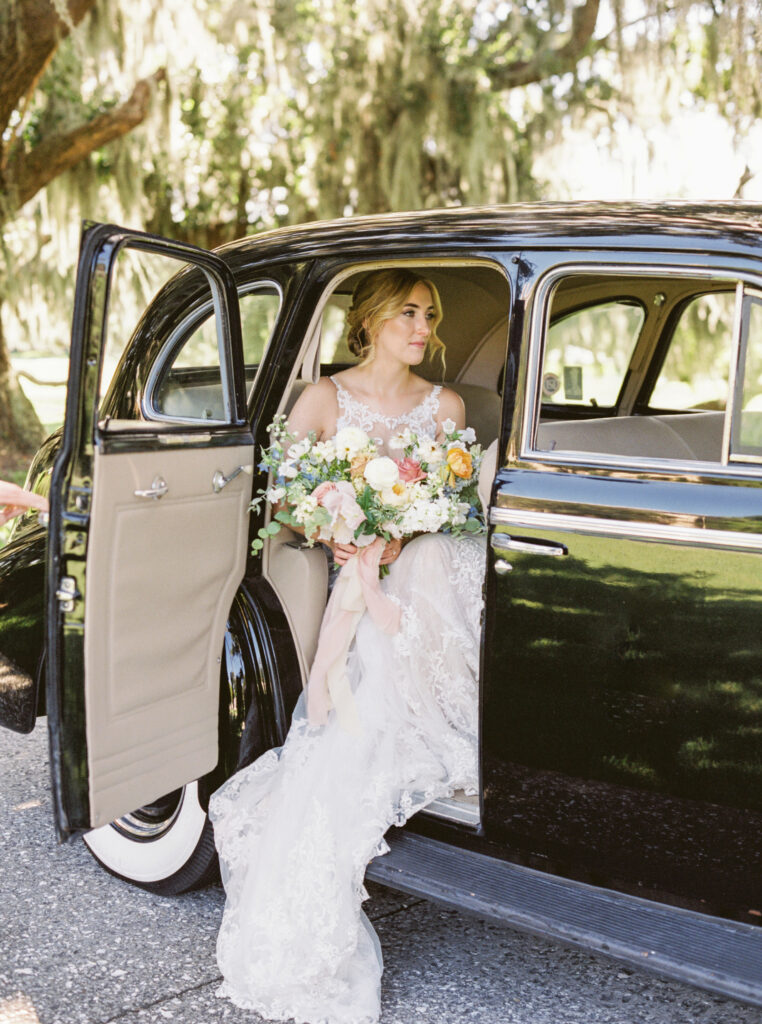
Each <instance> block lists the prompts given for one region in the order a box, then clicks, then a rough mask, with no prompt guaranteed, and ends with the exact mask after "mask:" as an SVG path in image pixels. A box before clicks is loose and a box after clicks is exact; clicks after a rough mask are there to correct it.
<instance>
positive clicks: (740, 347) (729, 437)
mask: <svg viewBox="0 0 762 1024" xmlns="http://www.w3.org/2000/svg"><path fill="white" fill-rule="evenodd" d="M739 291H740V294H739V295H737V297H736V298H737V321H738V322H737V335H736V340H737V344H736V352H735V359H734V360H733V362H732V364H731V367H730V417H729V418H728V422H727V423H726V424H725V433H726V436H725V437H724V438H723V444H725V445H726V446H727V447H726V448H725V452H726V454H727V458H728V461H729V462H731V463H732V464H733V465H734V466H736V465H742V464H743V463H744V462H752V463H754V464H755V465H760V464H762V455H746V454H739V453H734V452H733V443H734V441H737V440H738V433H739V430H740V426H741V412H742V410H741V404H742V402H743V388H744V382H745V378H744V374H745V371H746V354H747V348H748V344H749V330H750V326H751V309H752V306H753V305H754V304H755V303H756V304H757V305H762V296H760V295H752V294H748V293H747V291H746V287H745V286H744V285H743V284H739ZM744 311H745V313H746V316H745V319H744Z"/></svg>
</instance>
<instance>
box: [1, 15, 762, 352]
mask: <svg viewBox="0 0 762 1024" xmlns="http://www.w3.org/2000/svg"><path fill="white" fill-rule="evenodd" d="M57 2H62V0H57ZM759 5H760V0H726V2H723V3H721V4H716V5H714V6H712V7H709V6H707V5H706V4H705V3H703V2H697V0H676V3H675V4H673V5H671V6H670V8H669V9H667V8H665V7H664V5H663V4H662V3H661V2H660V0H647V2H646V3H645V4H644V7H643V12H642V13H643V17H639V18H638V19H637V20H635V21H634V22H633V23H631V24H628V18H629V17H631V15H630V12H629V6H628V5H627V4H626V3H625V0H613V2H612V11H613V14H614V28H613V30H612V31H611V32H610V33H609V35H608V36H604V35H603V34H602V29H600V28H598V29H596V33H595V35H594V37H593V38H592V39H591V40H590V41H589V42H588V44H587V45H586V46H585V47H584V48H583V49H582V50H581V51H580V55H579V58H578V59H577V60H576V63H574V62H573V63H572V65H571V70H569V67H567V66H565V65H564V64H563V59H562V54H563V46H564V44H565V43H566V42H568V40H569V35H570V31H571V28H572V17H571V15H572V11H573V10H579V9H580V4H579V3H578V2H577V3H571V2H566V0H524V2H519V3H515V4H506V3H504V2H500V0H290V2H284V0H163V2H162V4H160V5H156V4H150V3H147V2H140V3H132V4H127V3H125V2H123V0H120V2H117V3H111V2H108V0H100V2H99V3H98V5H97V6H96V8H95V9H94V11H93V12H92V13H91V15H90V16H89V17H87V18H86V19H85V21H84V22H83V23H82V24H81V25H80V26H79V28H78V29H77V31H76V32H75V33H73V34H72V35H71V36H70V37H69V38H67V39H65V40H64V41H63V42H62V44H61V45H60V46H59V48H58V50H57V52H56V54H55V55H54V58H53V60H52V62H51V64H50V66H49V67H48V68H47V70H46V71H45V73H44V75H43V76H42V78H41V80H40V82H39V85H38V87H37V89H36V90H35V92H34V94H33V95H32V97H31V99H30V102H29V104H28V105H27V106H25V107H24V108H23V109H21V108H20V110H19V111H18V121H17V123H16V124H14V126H13V129H12V134H13V133H15V135H16V137H17V144H18V145H22V146H24V147H33V146H35V145H37V144H39V142H41V141H42V140H43V139H46V138H49V137H50V135H51V133H54V132H57V131H61V130H65V129H66V128H69V127H72V126H74V125H76V124H78V123H81V122H83V121H86V120H87V119H89V118H91V117H93V116H94V115H95V114H97V113H98V112H101V111H103V110H105V109H108V107H109V105H113V104H114V103H117V102H120V101H121V100H122V99H123V98H124V96H125V95H127V94H128V93H129V91H130V90H131V88H132V85H133V84H134V82H135V81H136V80H137V79H138V78H139V77H141V76H144V75H146V74H150V73H152V72H153V71H155V70H156V69H157V68H158V67H159V66H164V67H166V72H167V83H166V86H165V87H162V88H161V90H160V91H159V93H157V95H156V96H155V98H154V105H153V110H152V114H151V115H150V117H149V119H148V120H147V121H146V122H145V123H144V124H143V125H142V126H141V127H140V128H138V129H136V130H135V131H133V132H131V133H130V134H129V135H127V136H125V137H124V138H122V139H121V140H120V141H119V142H115V143H112V144H110V145H109V146H107V147H104V148H103V149H102V150H100V151H98V152H96V153H94V154H93V155H92V156H90V157H88V158H86V159H85V160H83V161H82V162H81V163H80V164H79V165H78V166H77V167H76V168H75V170H74V171H72V172H69V173H67V174H64V175H63V176H62V177H61V178H60V179H58V180H57V181H56V182H54V183H53V184H52V185H51V186H49V187H48V189H47V191H46V194H45V195H44V196H40V198H39V200H37V201H35V204H34V206H31V204H30V206H29V207H27V209H26V210H25V211H24V216H23V217H22V218H19V219H18V220H17V222H16V224H14V225H13V226H12V229H11V230H10V231H9V232H8V234H7V237H6V240H5V245H6V255H7V262H6V267H7V286H6V288H5V293H6V296H7V297H8V298H9V299H10V300H11V302H12V304H13V305H14V307H15V314H16V321H15V324H14V330H13V332H11V333H12V334H13V340H14V341H15V342H16V343H17V344H18V345H21V344H23V345H24V346H34V345H36V344H38V343H39V342H38V340H37V339H38V337H40V338H41V343H42V345H43V346H45V347H49V346H50V345H51V343H52V342H53V341H54V340H55V341H56V342H59V341H60V342H61V343H65V331H60V330H59V325H60V324H64V323H66V321H67V320H68V317H69V312H70V300H71V291H70V279H69V277H68V275H69V273H70V267H71V265H72V264H73V262H74V251H73V250H74V247H75V244H76V243H75V238H76V231H75V230H74V229H73V227H72V226H73V225H75V224H76V221H77V219H78V215H79V214H81V215H83V216H87V217H92V218H96V219H102V220H106V219H114V220H121V221H123V222H124V221H126V222H128V223H132V224H133V225H135V226H142V227H145V228H147V229H148V230H151V231H154V232H157V233H160V234H165V235H170V236H172V237H179V238H185V239H187V240H189V241H193V242H196V243H198V244H200V245H204V246H209V247H211V246H215V245H218V244H220V243H223V242H225V241H228V240H230V239H232V238H235V237H238V236H240V235H243V234H250V233H254V232H257V231H260V230H265V229H269V228H272V227H278V226H281V225H284V224H292V223H298V222H303V221H308V220H313V219H316V218H331V217H338V216H342V215H348V214H362V213H373V212H380V211H387V210H396V209H415V208H421V209H426V208H432V207H437V206H447V205H459V204H466V203H469V204H470V203H487V204H489V203H505V202H516V201H521V200H530V199H535V198H541V197H542V196H543V194H544V190H545V189H546V186H545V185H544V183H543V182H542V181H540V180H538V178H537V174H536V171H535V169H534V168H535V164H536V161H537V158H538V156H541V155H542V153H543V152H544V151H545V150H547V149H548V147H550V146H552V145H553V143H554V142H555V141H556V140H557V139H559V138H561V137H562V136H563V134H564V133H565V132H566V131H568V129H569V127H570V126H571V125H574V124H579V123H580V122H581V121H582V119H587V123H588V127H589V125H590V124H591V122H590V118H591V117H594V118H595V119H596V120H595V125H596V126H600V125H603V126H605V125H606V124H608V123H611V122H613V121H614V119H616V118H617V117H620V116H621V115H622V114H623V113H624V114H625V115H627V114H630V113H631V112H632V111H633V109H634V108H635V106H636V102H637V83H636V79H635V77H634V74H635V70H636V69H639V73H641V74H645V75H649V76H653V75H654V74H655V73H658V74H659V76H660V78H662V77H663V79H664V82H665V91H668V90H672V91H677V90H684V89H685V88H686V87H687V88H689V89H691V90H692V91H693V93H694V95H695V96H697V97H698V98H699V100H700V101H705V102H712V101H714V100H718V101H719V102H720V103H721V105H722V107H723V109H724V110H725V111H726V113H727V116H728V117H731V118H732V119H733V120H734V123H735V124H737V125H738V127H739V130H741V128H742V126H743V123H748V120H749V118H751V117H754V116H756V115H757V114H758V112H759V104H760V91H759V85H758V83H759V81H760V78H761V77H762V76H760V73H759V72H760V70H762V68H761V67H760V61H761V60H762V56H761V55H762V47H761V46H760V45H759V38H758V37H759V28H758V26H759V24H760V23H761V19H760V18H759V16H758V15H759V11H758V8H759ZM599 20H602V19H599ZM533 63H534V64H536V65H537V68H538V74H537V77H536V81H535V82H534V83H533V84H530V85H527V86H523V85H522V86H521V87H512V86H511V85H510V78H509V77H506V76H507V74H508V72H513V71H515V70H516V69H521V68H522V67H524V66H527V65H532V64H533ZM644 68H645V70H643V69H644ZM744 118H745V119H746V122H744ZM3 127H4V126H3ZM35 218H37V220H35ZM26 261H30V262H33V264H34V268H35V269H34V274H33V275H30V274H29V273H18V272H17V267H18V265H19V263H25V262H26ZM42 294H44V298H45V301H47V302H48V303H49V307H50V315H49V318H48V319H49V322H48V323H47V324H42V325H41V324H39V323H37V322H35V317H34V315H32V314H30V310H31V309H32V308H35V307H36V306H37V305H38V304H39V299H40V297H41V295H42ZM41 327H45V328H46V329H45V330H41V329H40V328H41Z"/></svg>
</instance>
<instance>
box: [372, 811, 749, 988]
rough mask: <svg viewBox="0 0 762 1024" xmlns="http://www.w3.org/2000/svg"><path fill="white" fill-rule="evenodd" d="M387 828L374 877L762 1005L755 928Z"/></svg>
mask: <svg viewBox="0 0 762 1024" xmlns="http://www.w3.org/2000/svg"><path fill="white" fill-rule="evenodd" d="M391 831H392V832H393V833H395V834H394V835H390V834H387V836H386V839H387V842H388V843H389V846H390V847H391V852H390V853H388V854H387V855H386V856H383V857H377V858H376V859H375V860H374V861H371V863H370V865H369V866H368V870H367V873H366V878H367V879H369V880H371V881H373V882H380V883H381V884H382V885H388V886H390V887H391V888H393V889H399V890H401V891H402V892H406V893H410V894H412V895H414V896H423V897H425V898H427V899H432V900H436V901H437V902H438V903H443V904H445V906H449V907H456V908H458V909H459V910H465V911H467V912H469V913H473V914H476V915H478V916H479V917H484V918H487V919H488V920H490V921H497V922H499V923H501V924H506V925H509V926H511V927H513V928H517V929H519V930H520V931H527V932H532V933H533V934H534V935H540V936H543V937H545V938H551V939H558V940H560V941H561V942H565V943H569V944H570V945H573V946H578V947H580V948H581V949H585V950H590V951H594V952H597V953H603V954H605V955H606V956H610V957H614V958H615V959H617V960H623V961H625V962H626V963H629V964H632V965H633V966H636V967H638V968H644V969H646V970H649V971H653V972H655V973H657V974H661V975H664V976H666V977H668V978H674V979H676V980H678V981H682V982H686V983H688V984H690V985H696V986H698V987H699V988H704V989H708V990H709V991H710V992H716V993H719V994H720V995H724V996H730V997H732V998H733V999H740V1000H742V1001H743V1002H747V1003H752V1004H753V1005H755V1006H762V928H758V927H755V926H754V925H749V924H743V923H740V922H735V921H727V920H724V919H722V918H718V917H709V916H708V915H706V914H699V913H696V912H694V911H691V910H682V909H679V908H675V907H670V906H666V905H664V904H661V903H653V902H651V901H649V900H644V899H640V898H638V897H636V896H626V895H624V894H622V893H618V892H614V891H612V890H610V889H599V888H596V887H595V886H591V885H586V884H584V883H582V882H576V881H572V880H570V879H566V878H559V877H557V876H555V875H546V874H544V873H543V872H541V871H535V870H533V869H532V868H526V867H521V866H519V865H517V864H511V863H509V862H507V861H503V860H498V859H497V858H495V857H488V856H486V855H485V854H481V853H473V852H472V851H470V850H464V849H460V848H458V847H453V846H450V845H448V844H447V843H442V842H439V841H437V840H434V839H429V838H427V837H425V836H419V835H415V834H412V833H408V832H400V833H397V830H396V829H392V830H391Z"/></svg>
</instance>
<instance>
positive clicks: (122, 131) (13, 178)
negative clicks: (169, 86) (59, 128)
mask: <svg viewBox="0 0 762 1024" xmlns="http://www.w3.org/2000/svg"><path fill="white" fill-rule="evenodd" d="M164 78H166V72H165V71H164V69H163V68H161V69H160V70H159V71H157V72H156V73H155V74H154V75H152V76H151V77H150V78H142V79H141V80H140V81H139V82H137V83H136V85H135V88H134V89H133V91H132V95H131V96H130V98H129V99H128V100H127V101H126V102H124V103H122V104H121V106H118V107H113V108H112V109H111V110H107V111H104V113H102V114H98V116H97V117H94V118H93V119H92V120H91V121H87V122H85V123H84V124H81V125H78V126H77V127H76V128H73V129H71V131H68V132H57V133H56V134H54V135H50V136H48V137H47V138H45V139H44V140H43V141H42V142H40V143H38V145H36V146H35V147H34V149H32V150H30V151H29V152H24V151H23V150H22V151H19V150H16V152H15V153H14V154H12V155H11V157H10V159H9V161H8V168H7V173H6V183H7V191H8V195H7V202H8V204H9V207H10V210H9V211H8V212H10V213H12V212H13V211H15V210H18V209H19V208H20V207H22V206H23V205H24V203H27V202H28V201H29V200H30V199H31V198H32V196H34V195H35V194H36V193H37V192H39V191H40V189H41V188H44V187H45V186H46V185H47V184H48V183H49V182H50V181H52V180H53V178H56V177H57V176H58V175H59V174H62V173H63V172H64V171H67V170H68V169H69V168H70V167H73V166H74V165H75V164H77V163H79V161H80V160H83V159H84V158H85V157H87V156H89V155H90V154H91V153H92V152H94V151H95V150H96V149H100V147H101V146H105V145H106V143H108V142H112V141H113V140H114V139H118V138H120V137H121V136H122V135H126V134H127V132H129V131H132V129H133V128H135V127H136V125H139V124H140V123H141V121H143V120H145V117H146V115H147V114H148V109H149V106H150V103H151V95H152V92H153V87H154V85H155V84H156V83H157V82H159V81H163V79H164Z"/></svg>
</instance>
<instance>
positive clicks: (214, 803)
mask: <svg viewBox="0 0 762 1024" xmlns="http://www.w3.org/2000/svg"><path fill="white" fill-rule="evenodd" d="M441 318H442V311H441V306H440V301H439V296H438V294H437V291H436V289H435V287H434V285H433V284H432V283H431V282H429V281H427V280H425V279H423V278H421V277H419V276H418V275H417V274H414V273H412V272H411V271H409V270H405V269H388V270H381V271H375V272H372V273H370V274H368V275H366V276H365V277H364V278H362V280H361V281H360V283H359V284H358V286H357V288H356V289H355V293H354V296H353V301H352V306H351V308H350V310H349V312H348V315H347V324H348V340H349V345H350V348H351V350H352V351H353V353H354V354H356V355H358V356H360V357H361V362H360V363H359V364H358V365H356V366H352V367H351V368H349V369H347V370H343V371H341V372H340V373H337V374H335V375H334V376H333V377H327V378H321V380H320V381H318V383H317V384H314V385H311V386H310V387H308V388H307V389H306V390H305V391H304V393H303V394H302V395H301V397H300V398H299V400H298V402H297V403H296V405H295V406H294V409H293V410H292V413H291V416H290V417H289V427H290V430H291V432H292V433H293V434H296V435H298V436H304V435H305V434H306V433H307V432H308V431H310V430H314V431H315V433H316V435H317V438H318V440H322V439H327V438H329V437H332V436H334V435H335V434H336V432H337V430H339V429H341V428H343V427H347V426H356V427H360V428H362V429H363V430H364V431H365V432H366V433H368V434H369V435H370V436H371V437H376V438H379V439H380V440H381V443H382V447H383V451H384V453H388V443H389V440H390V439H391V437H392V436H393V435H394V434H396V433H398V432H399V431H400V430H402V429H404V428H405V427H409V428H410V429H412V430H414V431H415V432H417V433H418V434H419V435H426V436H430V437H432V438H433V437H440V438H441V437H442V436H443V434H444V431H443V423H444V422H445V421H446V420H448V419H450V420H452V421H454V423H455V424H456V426H457V427H459V428H463V427H464V426H465V411H464V407H463V403H462V400H461V399H460V397H459V396H458V395H457V394H456V393H455V392H454V391H451V390H449V389H448V388H444V387H442V386H441V385H432V384H430V383H429V382H428V381H426V380H424V379H423V378H422V377H420V376H418V375H417V374H416V373H414V372H413V367H415V366H418V365H419V364H420V363H421V362H422V360H423V358H424V355H425V354H426V350H427V349H431V350H433V351H434V352H435V353H437V352H439V353H442V352H443V350H444V346H443V344H442V342H441V341H440V340H439V338H438V337H437V335H436V328H437V325H438V324H439V322H440V320H441ZM331 546H332V549H333V557H334V559H335V561H336V562H337V563H338V564H339V565H344V564H345V563H346V562H347V561H348V560H349V559H351V558H352V557H354V555H355V554H356V551H357V549H356V548H355V547H354V545H352V544H332V545H331ZM381 563H383V564H386V565H389V566H390V572H389V575H388V576H387V578H386V579H385V580H384V581H383V583H382V586H383V588H384V591H385V593H386V594H387V595H389V596H390V597H391V598H392V600H394V601H395V602H396V603H398V605H399V606H400V609H401V625H400V628H399V630H398V632H397V633H396V634H394V635H391V636H390V635H388V634H386V633H383V632H381V630H380V629H379V628H378V627H377V626H376V625H375V624H374V623H373V621H372V620H371V618H370V616H369V615H368V614H365V615H364V616H363V618H362V619H361V620H360V623H359V625H358V628H357V633H356V637H355V642H354V645H353V647H352V648H351V650H350V653H349V661H348V666H347V669H348V675H349V679H350V682H351V685H352V689H353V691H354V700H355V704H356V708H357V714H358V716H359V719H360V730H359V733H358V734H357V735H355V734H353V733H350V732H348V731H346V730H345V729H344V728H343V727H342V724H341V723H340V722H338V721H337V720H336V717H335V713H334V712H331V713H330V715H329V717H328V721H327V723H326V724H325V725H321V726H315V725H312V724H310V722H309V720H308V717H307V709H306V701H305V696H304V695H302V697H300V699H299V701H298V703H297V706H296V710H295V712H294V717H293V721H292V724H291V729H290V731H289V734H288V737H287V739H286V742H285V744H284V746H283V747H282V748H280V749H278V750H270V751H268V752H267V753H266V754H264V755H263V756H262V757H260V758H259V759H258V760H257V761H256V762H255V763H254V764H252V765H250V766H248V767H247V768H244V769H242V770H241V771H240V772H239V773H238V774H237V775H235V776H233V778H231V779H230V780H229V781H228V782H226V783H225V785H224V786H223V787H222V788H221V789H220V790H218V791H217V793H215V794H214V796H213V797H212V800H211V802H210V807H209V813H210V817H211V819H212V821H213V822H214V828H215V839H216V843H217V848H218V851H219V855H220V863H221V870H222V878H223V882H224V885H225V889H226V895H227V902H226V906H225V912H224V916H223V921H222V925H221V928H220V934H219V938H218V941H217V958H218V962H219V966H220V970H221V972H222V974H223V977H224V981H223V984H222V986H221V988H220V990H219V992H218V994H219V995H224V996H227V997H229V998H230V999H231V1000H232V1001H233V1002H234V1003H235V1004H236V1005H238V1006H240V1007H243V1008H246V1009H251V1010H255V1011H257V1012H258V1013H259V1014H261V1015H262V1016H263V1017H265V1018H266V1019H268V1020H290V1019H291V1018H293V1019H294V1020H296V1021H297V1022H299V1024H302V1022H308V1024H375V1022H376V1021H378V1018H379V1014H380V981H381V971H382V957H381V950H380V946H379V942H378V938H377V936H376V933H375V931H374V930H373V927H372V926H371V924H370V922H369V920H368V919H367V917H366V916H365V914H364V913H363V911H362V909H361V903H362V901H363V900H364V899H366V898H367V893H366V892H365V889H364V886H363V878H364V874H365V869H366V867H367V865H368V862H369V861H370V860H371V859H372V858H373V857H375V856H377V855H379V854H383V853H385V852H386V851H387V850H388V847H387V845H386V843H385V841H384V838H383V837H384V833H385V832H386V830H387V829H388V828H389V826H390V825H402V824H404V823H405V821H406V820H407V819H408V818H409V817H410V816H411V815H412V814H414V813H415V812H416V811H417V810H419V809H420V808H422V807H425V806H426V804H428V803H430V802H431V801H432V800H435V799H437V798H439V797H443V796H451V795H452V794H453V792H454V791H455V790H457V789H462V790H465V792H466V793H468V794H474V793H476V791H477V790H476V786H477V694H478V664H479V628H480V624H479V619H480V613H481V584H482V577H483V564H484V546H483V544H482V543H481V542H480V541H479V540H475V539H473V538H458V539H457V540H456V539H454V538H453V537H451V536H449V535H446V534H441V533H440V534H425V535H423V536H420V537H417V538H416V539H414V540H412V541H410V542H409V543H403V542H400V541H399V540H392V541H389V543H388V544H387V545H386V547H385V549H384V551H383V554H382V557H381Z"/></svg>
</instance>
